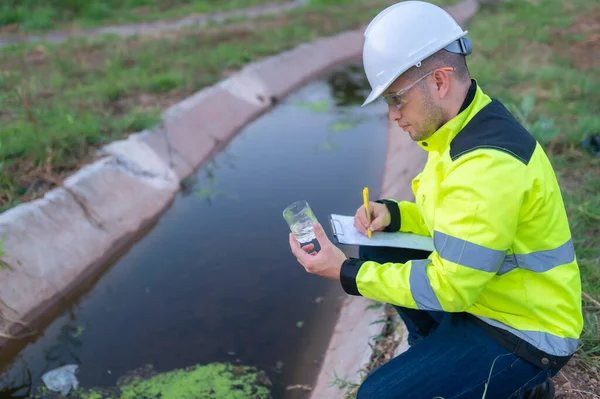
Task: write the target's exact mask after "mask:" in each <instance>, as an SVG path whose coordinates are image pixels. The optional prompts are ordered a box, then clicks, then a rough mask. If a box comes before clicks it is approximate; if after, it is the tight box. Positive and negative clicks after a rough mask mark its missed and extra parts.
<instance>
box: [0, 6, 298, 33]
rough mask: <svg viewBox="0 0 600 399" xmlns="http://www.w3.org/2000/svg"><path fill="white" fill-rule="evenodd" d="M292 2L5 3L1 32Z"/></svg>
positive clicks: (0, 9)
mask: <svg viewBox="0 0 600 399" xmlns="http://www.w3.org/2000/svg"><path fill="white" fill-rule="evenodd" d="M286 1H291V0H219V1H211V0H124V1H122V0H86V1H79V0H48V1H44V0H3V1H2V5H0V29H1V28H2V27H5V30H7V31H8V32H11V31H16V32H19V31H20V32H24V33H31V32H40V31H47V30H50V29H82V28H92V27H97V26H100V25H108V24H111V25H112V24H124V23H135V22H145V21H156V20H166V19H173V18H179V17H185V16H188V15H190V14H193V13H212V12H218V11H228V10H234V9H240V8H248V7H252V6H256V5H260V4H265V3H284V2H286Z"/></svg>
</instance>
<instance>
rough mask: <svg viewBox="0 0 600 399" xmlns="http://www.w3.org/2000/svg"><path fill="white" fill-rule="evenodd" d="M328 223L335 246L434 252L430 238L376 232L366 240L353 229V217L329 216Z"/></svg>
mask: <svg viewBox="0 0 600 399" xmlns="http://www.w3.org/2000/svg"><path fill="white" fill-rule="evenodd" d="M329 223H330V225H331V230H332V233H333V238H334V241H335V243H336V244H343V245H360V246H370V247H393V248H409V249H419V250H422V251H429V252H433V251H434V250H435V248H434V246H433V239H432V238H431V237H426V236H421V235H418V234H413V233H403V232H397V233H386V232H382V231H376V232H373V235H372V237H371V238H368V237H367V236H365V235H364V234H362V233H360V232H359V231H358V230H356V227H354V216H344V215H337V214H331V215H329Z"/></svg>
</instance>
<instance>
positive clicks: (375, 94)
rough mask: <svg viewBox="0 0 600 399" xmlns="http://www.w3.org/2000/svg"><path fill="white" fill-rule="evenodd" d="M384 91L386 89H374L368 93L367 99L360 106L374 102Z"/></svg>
mask: <svg viewBox="0 0 600 399" xmlns="http://www.w3.org/2000/svg"><path fill="white" fill-rule="evenodd" d="M385 89H387V87H376V88H375V89H373V90H371V93H369V95H368V96H367V99H366V100H365V102H364V103H363V105H361V107H364V106H365V105H369V104H371V103H372V102H373V101H375V100H376V99H377V97H379V96H380V95H381V93H383V91H384V90H385Z"/></svg>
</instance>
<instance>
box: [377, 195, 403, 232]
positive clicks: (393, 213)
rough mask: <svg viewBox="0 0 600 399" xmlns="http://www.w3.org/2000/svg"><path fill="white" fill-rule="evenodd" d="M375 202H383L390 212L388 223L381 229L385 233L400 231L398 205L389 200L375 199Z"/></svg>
mask: <svg viewBox="0 0 600 399" xmlns="http://www.w3.org/2000/svg"><path fill="white" fill-rule="evenodd" d="M375 202H378V203H380V204H384V205H385V206H386V207H387V209H388V211H389V212H390V217H391V219H390V220H391V221H390V224H389V225H388V226H387V227H386V228H385V229H383V231H385V232H387V233H396V232H398V231H400V206H399V205H398V203H397V202H395V201H390V200H377V201H375Z"/></svg>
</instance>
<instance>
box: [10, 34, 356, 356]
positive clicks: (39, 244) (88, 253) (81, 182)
mask: <svg viewBox="0 0 600 399" xmlns="http://www.w3.org/2000/svg"><path fill="white" fill-rule="evenodd" d="M361 49H362V32H361V31H355V32H347V33H342V34H339V35H337V36H333V37H329V38H324V39H319V40H316V41H314V42H312V43H309V44H303V45H301V46H298V47H297V48H295V49H293V50H290V51H286V52H285V53H282V54H280V55H278V56H274V57H270V58H266V59H264V60H261V61H258V62H256V63H252V64H250V65H248V66H246V67H245V68H244V69H242V70H241V71H239V72H238V73H236V74H235V75H233V76H231V77H229V78H228V79H226V80H224V81H222V82H220V83H218V84H216V85H214V86H211V87H208V88H206V89H203V90H201V91H199V92H198V93H196V94H194V95H192V96H190V97H188V98H186V99H185V100H183V101H181V102H180V103H178V104H176V105H174V106H172V107H171V108H169V109H168V110H166V111H165V112H164V114H163V118H162V119H163V122H162V123H161V125H160V126H157V127H156V128H155V129H152V130H148V131H144V132H140V133H138V134H134V135H131V136H129V137H128V138H127V139H125V140H120V141H117V142H114V143H111V144H109V145H107V146H106V147H104V148H103V149H102V150H101V151H100V155H101V156H102V158H101V159H99V160H98V161H96V162H95V163H93V164H91V165H87V166H85V167H83V168H82V169H80V170H79V171H77V172H76V173H74V174H73V175H72V176H70V177H69V178H67V179H66V180H65V182H64V184H63V186H62V187H59V188H56V189H54V190H52V191H50V192H48V193H46V195H45V196H44V197H43V198H40V199H38V200H35V201H32V202H29V203H25V204H21V205H19V206H17V207H15V208H13V209H10V210H8V211H6V212H4V213H2V214H0V237H3V236H4V235H6V242H5V244H4V250H5V251H6V255H4V257H3V261H5V263H7V264H8V265H9V268H8V269H6V270H0V331H5V330H8V331H10V332H11V333H12V334H15V335H16V334H18V333H19V332H20V331H22V329H21V328H20V326H18V325H15V324H11V322H8V321H7V320H6V319H14V318H15V317H18V318H20V319H21V320H24V321H26V322H33V321H35V320H37V319H39V318H40V317H41V315H42V313H43V309H48V308H50V307H52V306H53V304H56V303H57V302H58V301H59V300H60V298H61V297H63V296H65V295H67V294H68V293H69V292H71V291H72V290H73V289H74V288H75V287H74V286H76V285H77V282H78V281H79V279H80V278H81V276H83V275H87V276H89V275H93V274H94V272H95V271H97V270H100V268H101V266H102V264H103V262H105V260H106V258H107V256H109V255H110V254H113V253H115V252H116V251H118V250H119V248H122V247H124V246H125V245H127V244H128V243H129V241H131V239H132V238H133V233H135V232H136V231H138V230H139V229H140V228H141V227H142V226H143V225H144V224H147V223H149V222H150V221H152V220H154V219H156V218H157V217H158V215H160V213H161V212H162V211H163V210H164V209H165V208H166V207H167V206H168V205H169V204H170V203H171V201H172V200H173V198H174V197H175V195H176V193H177V191H178V189H179V183H180V180H182V179H183V178H185V177H187V176H189V175H191V174H192V173H193V172H194V170H195V169H196V168H198V167H199V166H200V165H201V164H202V163H203V162H204V161H206V160H207V159H208V158H209V157H210V156H211V155H212V154H214V153H215V152H216V151H217V150H219V149H220V148H221V147H222V146H224V145H225V144H226V143H227V142H229V141H230V140H231V139H232V138H233V137H234V136H235V135H236V133H237V132H238V131H239V130H240V129H241V128H242V127H244V126H245V125H246V124H248V123H250V122H251V121H253V120H254V119H256V118H257V117H258V116H260V115H261V114H263V113H264V112H266V111H268V110H269V109H270V108H272V107H273V105H274V104H275V103H276V102H277V100H278V99H280V98H281V97H283V96H285V95H287V94H289V93H290V92H291V91H292V90H294V89H295V88H297V87H299V86H301V85H303V84H305V83H307V82H308V81H310V80H312V79H314V78H315V77H317V76H318V75H320V74H322V73H324V72H326V71H327V70H329V69H331V68H333V67H336V66H338V65H340V64H344V63H347V62H348V61H350V60H353V59H356V58H358V57H359V56H360V53H361ZM8 314H10V315H11V316H10V317H8ZM2 315H4V316H5V318H3V317H1V316H2ZM5 343H6V341H4V340H2V339H0V348H2V346H3V345H4V344H5Z"/></svg>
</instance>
